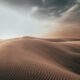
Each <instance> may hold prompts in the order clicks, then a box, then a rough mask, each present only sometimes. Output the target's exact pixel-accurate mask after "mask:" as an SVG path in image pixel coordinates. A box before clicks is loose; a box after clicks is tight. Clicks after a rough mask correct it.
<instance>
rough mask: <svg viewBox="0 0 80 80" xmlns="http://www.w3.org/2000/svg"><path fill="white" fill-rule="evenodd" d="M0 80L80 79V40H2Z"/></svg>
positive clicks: (0, 43)
mask: <svg viewBox="0 0 80 80" xmlns="http://www.w3.org/2000/svg"><path fill="white" fill-rule="evenodd" d="M0 80H80V41H60V42H59V41H58V42H56V41H54V40H49V39H37V38H30V37H23V38H16V39H11V40H4V41H0Z"/></svg>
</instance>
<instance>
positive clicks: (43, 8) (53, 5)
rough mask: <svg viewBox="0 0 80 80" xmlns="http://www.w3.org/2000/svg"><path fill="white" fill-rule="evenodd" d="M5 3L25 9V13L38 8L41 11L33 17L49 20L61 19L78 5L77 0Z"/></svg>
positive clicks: (6, 1) (29, 0)
mask: <svg viewBox="0 0 80 80" xmlns="http://www.w3.org/2000/svg"><path fill="white" fill-rule="evenodd" d="M3 2H5V3H8V4H10V6H16V7H18V8H22V7H23V8H24V11H23V10H22V11H23V12H25V10H27V9H29V8H32V7H34V6H38V7H39V9H38V10H37V11H35V13H34V14H33V16H35V17H36V16H37V17H38V18H39V16H40V18H42V19H43V18H44V19H49V17H52V16H55V17H59V16H61V14H62V13H64V12H65V11H67V10H68V9H69V8H70V7H71V6H73V5H74V4H76V0H3ZM17 10H18V9H17ZM29 10H30V9H29ZM52 13H53V14H52Z"/></svg>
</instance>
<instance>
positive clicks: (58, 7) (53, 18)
mask: <svg viewBox="0 0 80 80" xmlns="http://www.w3.org/2000/svg"><path fill="white" fill-rule="evenodd" d="M17 36H34V37H48V38H55V37H70V38H77V37H78V38H80V0H0V38H1V39H7V38H13V37H17Z"/></svg>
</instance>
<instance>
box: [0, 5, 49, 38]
mask: <svg viewBox="0 0 80 80" xmlns="http://www.w3.org/2000/svg"><path fill="white" fill-rule="evenodd" d="M37 9H38V7H33V8H32V10H31V11H30V12H29V13H28V15H27V16H24V15H21V14H19V13H17V12H16V11H14V10H11V9H8V8H6V7H4V6H0V38H3V39H7V38H12V37H16V36H23V35H25V36H35V37H39V36H41V35H43V34H45V33H47V32H48V29H47V28H45V27H44V26H45V23H44V22H42V21H40V20H37V19H35V18H33V17H31V14H32V13H33V12H34V11H36V10H37Z"/></svg>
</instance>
